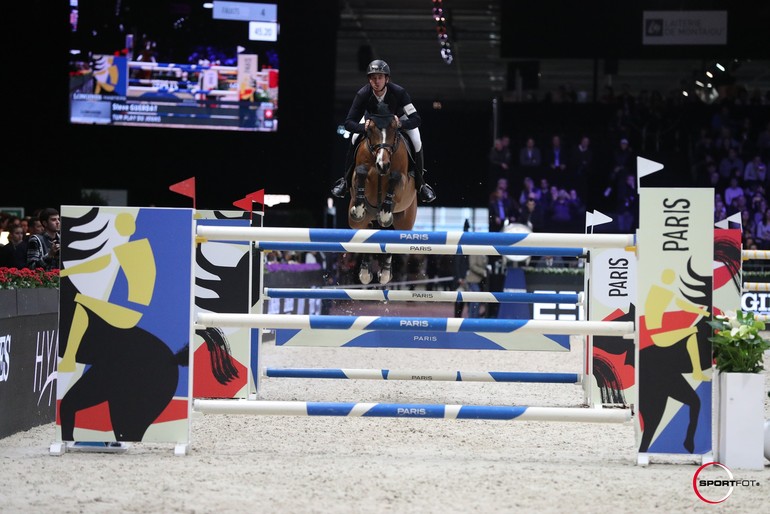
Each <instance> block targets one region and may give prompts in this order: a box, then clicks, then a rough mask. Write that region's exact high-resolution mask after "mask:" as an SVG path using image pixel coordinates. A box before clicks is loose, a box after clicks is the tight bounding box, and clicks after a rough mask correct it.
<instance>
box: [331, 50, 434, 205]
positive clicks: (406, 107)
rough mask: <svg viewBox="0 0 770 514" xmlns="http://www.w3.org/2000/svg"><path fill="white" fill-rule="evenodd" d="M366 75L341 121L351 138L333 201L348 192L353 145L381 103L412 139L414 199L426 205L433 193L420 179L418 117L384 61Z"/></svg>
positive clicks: (371, 66) (422, 158) (421, 177)
mask: <svg viewBox="0 0 770 514" xmlns="http://www.w3.org/2000/svg"><path fill="white" fill-rule="evenodd" d="M366 74H367V75H368V77H369V83H368V84H367V85H365V86H364V87H362V88H361V89H359V90H358V92H357V93H356V96H355V98H354V99H353V105H351V106H350V110H349V111H348V117H347V119H345V129H346V130H347V131H348V132H351V133H353V134H354V136H353V137H352V138H351V146H350V147H349V148H348V153H347V156H346V157H345V174H344V175H343V176H342V177H341V178H340V179H339V180H337V182H335V183H334V187H333V188H332V194H333V195H334V196H336V197H337V198H344V197H345V192H346V191H347V189H348V186H347V178H348V177H349V176H350V174H351V171H352V170H353V160H354V154H355V151H354V150H355V147H356V142H357V141H358V138H359V135H360V134H363V133H364V132H365V125H364V119H365V118H366V116H367V115H368V114H375V113H377V112H378V109H377V107H378V105H379V104H380V103H381V102H385V103H386V104H387V105H388V107H389V108H390V112H392V113H393V114H395V115H396V116H398V117H399V127H400V128H401V129H402V130H403V131H404V132H406V135H408V136H409V139H411V140H412V145H413V146H414V151H415V152H416V153H415V163H416V166H417V170H416V172H415V174H414V180H415V185H416V188H417V196H418V197H419V199H420V200H421V201H423V202H425V203H430V202H432V201H433V200H435V199H436V193H435V192H434V191H433V188H431V187H430V186H429V185H428V184H426V183H425V180H424V178H423V173H425V170H424V157H423V155H422V141H421V140H420V129H419V128H418V127H419V126H420V122H421V121H422V120H421V119H420V115H419V114H417V109H415V107H414V105H413V104H412V99H411V98H410V97H409V93H407V92H406V89H404V88H403V87H401V86H399V85H398V84H396V83H394V82H390V66H388V63H386V62H385V61H381V60H379V59H377V60H374V61H372V62H370V63H369V66H367V68H366Z"/></svg>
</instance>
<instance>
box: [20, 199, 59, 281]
mask: <svg viewBox="0 0 770 514" xmlns="http://www.w3.org/2000/svg"><path fill="white" fill-rule="evenodd" d="M40 223H42V224H43V229H44V230H43V233H42V234H34V235H31V236H30V237H29V243H28V245H27V267H28V268H29V269H37V268H43V269H44V270H46V271H51V270H54V269H59V268H60V267H61V264H60V263H61V259H60V257H59V252H60V251H61V239H60V236H59V231H60V230H61V217H60V216H59V211H57V210H56V209H53V208H50V207H48V208H46V209H43V210H41V211H40Z"/></svg>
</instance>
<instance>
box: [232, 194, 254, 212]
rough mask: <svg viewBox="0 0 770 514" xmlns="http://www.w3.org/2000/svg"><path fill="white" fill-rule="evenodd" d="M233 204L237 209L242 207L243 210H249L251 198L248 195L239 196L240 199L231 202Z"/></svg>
mask: <svg viewBox="0 0 770 514" xmlns="http://www.w3.org/2000/svg"><path fill="white" fill-rule="evenodd" d="M233 205H235V206H236V207H238V208H239V209H243V210H244V211H249V212H251V209H252V206H251V198H249V197H248V196H247V197H246V198H241V199H240V200H238V201H236V202H233Z"/></svg>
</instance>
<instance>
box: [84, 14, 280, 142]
mask: <svg viewBox="0 0 770 514" xmlns="http://www.w3.org/2000/svg"><path fill="white" fill-rule="evenodd" d="M69 16H70V36H71V37H70V60H69V106H70V109H69V121H70V123H74V124H89V125H122V126H143V127H172V128H194V129H216V130H239V131H254V132H275V131H277V130H278V116H277V112H278V68H279V63H278V8H277V5H276V4H275V3H273V4H269V3H265V4H263V3H245V2H220V1H215V2H210V3H204V2H195V1H192V0H173V1H172V0H124V1H123V2H118V3H117V5H116V4H115V3H113V2H101V1H99V0H71V2H70V9H69Z"/></svg>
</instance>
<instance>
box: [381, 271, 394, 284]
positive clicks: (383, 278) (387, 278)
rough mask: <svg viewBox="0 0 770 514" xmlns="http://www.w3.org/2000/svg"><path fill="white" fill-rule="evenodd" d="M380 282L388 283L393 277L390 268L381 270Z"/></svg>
mask: <svg viewBox="0 0 770 514" xmlns="http://www.w3.org/2000/svg"><path fill="white" fill-rule="evenodd" d="M379 278H380V284H387V283H388V282H390V279H391V278H393V275H391V273H390V270H389V269H388V270H382V271H380V277H379Z"/></svg>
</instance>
